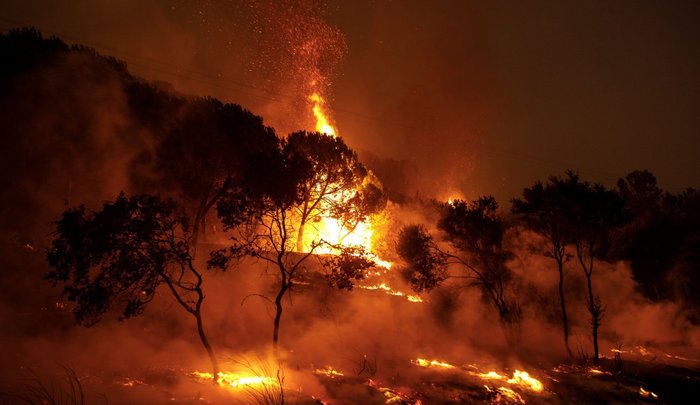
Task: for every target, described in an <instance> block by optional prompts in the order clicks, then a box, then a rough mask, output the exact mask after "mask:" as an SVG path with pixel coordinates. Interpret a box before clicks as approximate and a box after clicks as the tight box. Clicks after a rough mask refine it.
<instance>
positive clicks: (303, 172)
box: [209, 148, 374, 359]
mask: <svg viewBox="0 0 700 405" xmlns="http://www.w3.org/2000/svg"><path fill="white" fill-rule="evenodd" d="M329 153H331V152H329ZM338 153H344V152H342V151H341V152H338ZM314 163H315V162H313V161H309V160H307V159H306V155H305V154H296V153H294V154H288V153H284V149H282V148H280V150H279V153H277V154H273V155H270V156H268V157H267V159H255V160H254V161H252V162H250V165H248V166H247V168H246V170H247V171H249V173H248V174H247V175H246V176H245V177H244V178H245V179H246V181H245V182H244V183H243V184H241V183H229V185H228V187H227V189H226V192H225V193H224V194H223V195H222V197H221V199H220V200H219V202H218V204H217V213H218V216H219V219H220V220H221V222H222V224H223V225H224V228H225V229H226V230H227V231H229V232H231V233H232V235H233V236H232V238H231V245H230V246H229V247H227V248H225V249H221V250H219V251H216V252H213V253H212V255H211V259H210V260H209V266H210V267H211V268H219V269H222V270H226V269H227V268H228V267H230V265H231V263H232V262H235V261H236V260H238V259H241V258H243V257H253V258H255V259H257V260H261V261H264V262H267V263H269V264H271V265H272V266H273V267H274V268H276V269H277V271H278V274H279V285H278V288H277V293H276V295H275V297H274V298H273V299H271V300H270V301H271V302H272V303H273V304H274V306H275V317H274V321H273V333H272V348H273V354H274V356H275V358H278V359H279V331H280V323H281V320H282V314H283V310H284V306H283V299H284V297H285V295H286V294H287V293H288V292H290V291H292V290H293V288H294V286H295V282H296V280H297V278H298V276H299V274H300V273H301V272H303V271H304V270H305V269H306V265H307V263H308V260H309V259H310V258H312V257H317V258H319V263H320V264H321V266H322V267H323V268H324V269H325V270H327V271H328V274H327V279H328V282H329V284H330V285H332V286H335V287H338V288H341V289H352V286H353V280H361V279H363V278H364V270H365V269H367V268H369V267H371V266H373V265H374V263H373V262H372V260H371V259H369V258H368V257H367V255H366V254H367V252H365V251H364V250H363V249H362V248H359V247H353V248H345V247H342V246H333V245H330V244H329V243H328V242H326V241H323V240H318V241H312V242H311V244H310V246H309V248H308V249H307V251H306V252H303V253H300V252H297V251H295V247H296V244H297V239H296V238H295V236H296V235H297V233H296V229H295V225H297V224H298V223H297V222H296V219H295V218H294V215H295V214H296V213H298V212H299V210H300V208H299V207H300V206H301V205H304V204H305V203H307V202H308V199H307V197H308V193H309V189H308V185H309V184H311V182H310V180H309V179H313V178H316V179H318V178H320V176H319V174H318V173H316V170H323V168H322V167H319V166H318V165H315V164H314ZM321 247H328V248H330V249H335V250H337V251H338V252H339V253H337V254H334V255H332V256H330V257H325V258H321V257H319V256H317V254H316V253H317V251H318V250H319V248H321Z"/></svg>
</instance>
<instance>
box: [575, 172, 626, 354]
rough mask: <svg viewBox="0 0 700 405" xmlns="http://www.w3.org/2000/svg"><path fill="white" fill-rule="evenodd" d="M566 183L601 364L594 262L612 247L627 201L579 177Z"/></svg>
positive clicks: (599, 310)
mask: <svg viewBox="0 0 700 405" xmlns="http://www.w3.org/2000/svg"><path fill="white" fill-rule="evenodd" d="M566 184H567V187H566V189H567V190H568V192H570V193H571V194H570V196H569V200H570V201H571V202H572V205H571V206H570V211H568V219H567V220H568V222H569V225H568V226H567V231H568V233H569V239H570V240H571V241H572V242H573V244H574V246H575V248H576V257H577V258H578V262H579V264H580V265H581V270H583V273H584V275H585V276H586V287H587V292H588V295H587V297H586V304H587V309H588V313H589V314H590V316H591V319H590V324H591V337H592V339H593V353H594V359H595V361H596V362H598V360H599V350H598V329H599V328H600V322H601V319H602V316H603V312H604V311H605V308H604V307H603V304H602V303H601V301H600V297H598V296H597V295H595V294H594V292H593V282H592V276H593V269H594V264H595V259H597V258H602V257H603V256H604V254H605V252H606V250H607V249H608V247H609V243H610V234H611V232H612V230H613V229H615V228H617V227H619V226H621V225H622V224H623V222H624V219H625V217H624V213H623V205H624V201H623V200H622V197H620V195H619V194H618V193H616V192H615V191H612V190H608V189H606V188H605V187H604V186H603V185H601V184H597V183H596V184H590V183H588V182H581V181H579V179H578V176H577V175H573V174H571V173H569V174H568V177H567V179H566Z"/></svg>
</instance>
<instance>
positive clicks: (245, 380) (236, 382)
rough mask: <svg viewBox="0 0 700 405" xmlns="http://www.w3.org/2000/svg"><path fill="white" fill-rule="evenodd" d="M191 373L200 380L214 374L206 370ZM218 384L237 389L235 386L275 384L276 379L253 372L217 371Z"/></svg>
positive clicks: (209, 378) (211, 376) (207, 378)
mask: <svg viewBox="0 0 700 405" xmlns="http://www.w3.org/2000/svg"><path fill="white" fill-rule="evenodd" d="M192 375H193V376H194V377H195V378H198V379H201V380H211V379H212V378H213V377H214V375H213V374H212V373H208V372H202V371H194V372H192ZM218 384H219V386H220V387H223V388H228V389H237V388H243V387H246V386H258V387H260V386H265V385H267V386H270V385H277V384H278V383H277V381H276V380H275V379H274V378H273V377H267V376H259V375H253V374H238V373H233V372H229V371H220V372H219V381H218Z"/></svg>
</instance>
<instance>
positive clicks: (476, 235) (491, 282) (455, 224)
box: [397, 197, 520, 324]
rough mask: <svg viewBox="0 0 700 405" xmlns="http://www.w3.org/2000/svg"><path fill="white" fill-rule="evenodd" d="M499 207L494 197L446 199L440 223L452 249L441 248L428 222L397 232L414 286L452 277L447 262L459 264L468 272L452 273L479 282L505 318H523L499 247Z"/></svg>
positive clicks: (511, 320)
mask: <svg viewBox="0 0 700 405" xmlns="http://www.w3.org/2000/svg"><path fill="white" fill-rule="evenodd" d="M497 208H498V204H497V203H496V200H495V199H494V198H493V197H482V198H479V199H477V200H475V201H472V202H467V201H462V200H457V201H454V202H451V203H447V204H443V205H442V206H441V213H440V219H439V220H438V228H439V229H440V230H441V231H442V232H443V237H444V240H445V241H446V242H448V244H449V246H450V249H449V250H447V249H442V248H440V247H439V246H438V245H437V243H435V242H434V240H433V237H432V236H431V235H430V234H429V233H428V232H427V231H426V230H425V228H424V227H422V226H419V225H412V226H408V227H405V228H403V229H402V230H401V232H400V233H399V240H398V244H397V253H398V254H399V256H400V257H401V259H402V260H403V261H404V262H405V263H406V265H407V272H406V273H407V276H408V278H409V281H410V283H411V285H412V287H413V288H414V290H415V291H423V290H430V289H432V288H435V287H436V286H438V285H439V284H441V283H442V282H443V281H444V280H445V279H447V278H448V275H447V274H446V268H447V266H448V265H450V264H456V265H459V266H460V267H462V268H463V269H464V270H466V274H465V275H463V276H452V277H460V278H465V279H468V280H469V281H470V283H471V285H473V286H477V287H479V288H480V290H481V291H482V293H483V294H484V297H485V299H486V300H488V301H489V302H490V303H491V304H492V305H494V307H495V308H496V309H497V310H498V315H499V319H500V320H501V322H503V323H504V324H513V323H515V322H517V321H518V320H519V319H520V307H519V305H518V304H517V303H516V302H515V301H514V299H513V298H512V297H509V295H508V292H507V285H508V282H509V281H510V279H511V273H510V270H509V269H508V268H507V266H506V265H505V263H506V261H507V259H508V258H509V257H510V254H509V253H508V252H506V251H504V250H503V249H502V247H501V242H502V240H503V233H504V230H505V226H504V224H503V221H502V219H501V218H500V217H499V216H498V215H497V212H496V210H497Z"/></svg>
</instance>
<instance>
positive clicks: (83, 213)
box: [45, 193, 219, 381]
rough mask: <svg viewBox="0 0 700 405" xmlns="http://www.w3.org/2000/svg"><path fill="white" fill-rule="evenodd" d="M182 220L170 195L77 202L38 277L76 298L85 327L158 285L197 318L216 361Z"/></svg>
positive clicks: (132, 304)
mask: <svg viewBox="0 0 700 405" xmlns="http://www.w3.org/2000/svg"><path fill="white" fill-rule="evenodd" d="M189 237H190V234H189V226H188V221H187V218H186V217H184V216H181V215H179V214H178V212H177V207H176V205H175V203H174V202H173V201H171V200H165V201H164V200H161V199H160V198H159V197H157V196H148V195H136V196H132V197H126V196H125V195H124V194H123V193H122V194H120V195H119V196H118V197H117V198H116V200H114V201H113V202H106V203H104V205H103V206H102V209H101V210H100V211H98V212H88V211H87V210H86V209H85V207H84V206H80V207H78V208H72V209H69V210H68V211H66V212H64V213H63V215H62V216H61V218H60V219H59V220H58V221H57V222H56V232H55V235H54V239H53V241H52V242H51V246H50V247H49V248H48V249H47V259H48V264H49V266H50V267H51V271H49V272H48V273H47V274H46V275H45V278H46V279H48V280H50V281H51V282H52V283H53V284H54V285H56V284H58V283H61V284H63V285H64V288H63V294H65V295H67V297H68V299H69V300H70V301H73V302H75V308H74V309H73V313H74V315H75V319H76V322H77V323H78V324H82V325H85V326H92V325H94V324H95V323H97V322H99V321H100V319H102V317H103V315H104V314H105V313H106V312H107V311H108V310H109V309H110V308H111V307H115V306H119V307H120V312H121V316H120V318H119V319H120V320H124V319H127V318H130V317H132V316H136V315H140V314H141V313H143V311H144V309H145V308H146V306H147V305H148V303H150V302H151V300H153V298H154V296H155V293H156V290H157V289H158V287H160V286H161V285H165V286H167V288H168V290H169V291H170V292H171V294H172V295H173V297H174V298H175V300H176V301H177V303H178V304H179V305H180V306H181V307H182V308H183V309H184V310H185V311H187V312H188V313H189V314H191V315H192V316H193V317H194V318H195V320H196V323H197V333H198V335H199V338H200V340H201V342H202V345H203V346H204V348H205V350H206V351H207V354H208V355H209V359H210V361H211V365H212V369H213V375H214V380H215V381H216V380H217V379H218V373H219V366H218V362H217V359H216V356H215V355H214V351H213V349H212V347H211V344H210V343H209V340H208V339H207V336H206V334H205V332H204V326H203V323H202V312H201V309H202V303H203V302H204V292H203V290H202V284H203V278H202V274H201V273H200V272H199V271H198V270H197V269H196V268H195V266H194V259H193V256H192V254H191V251H190V244H189Z"/></svg>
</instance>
